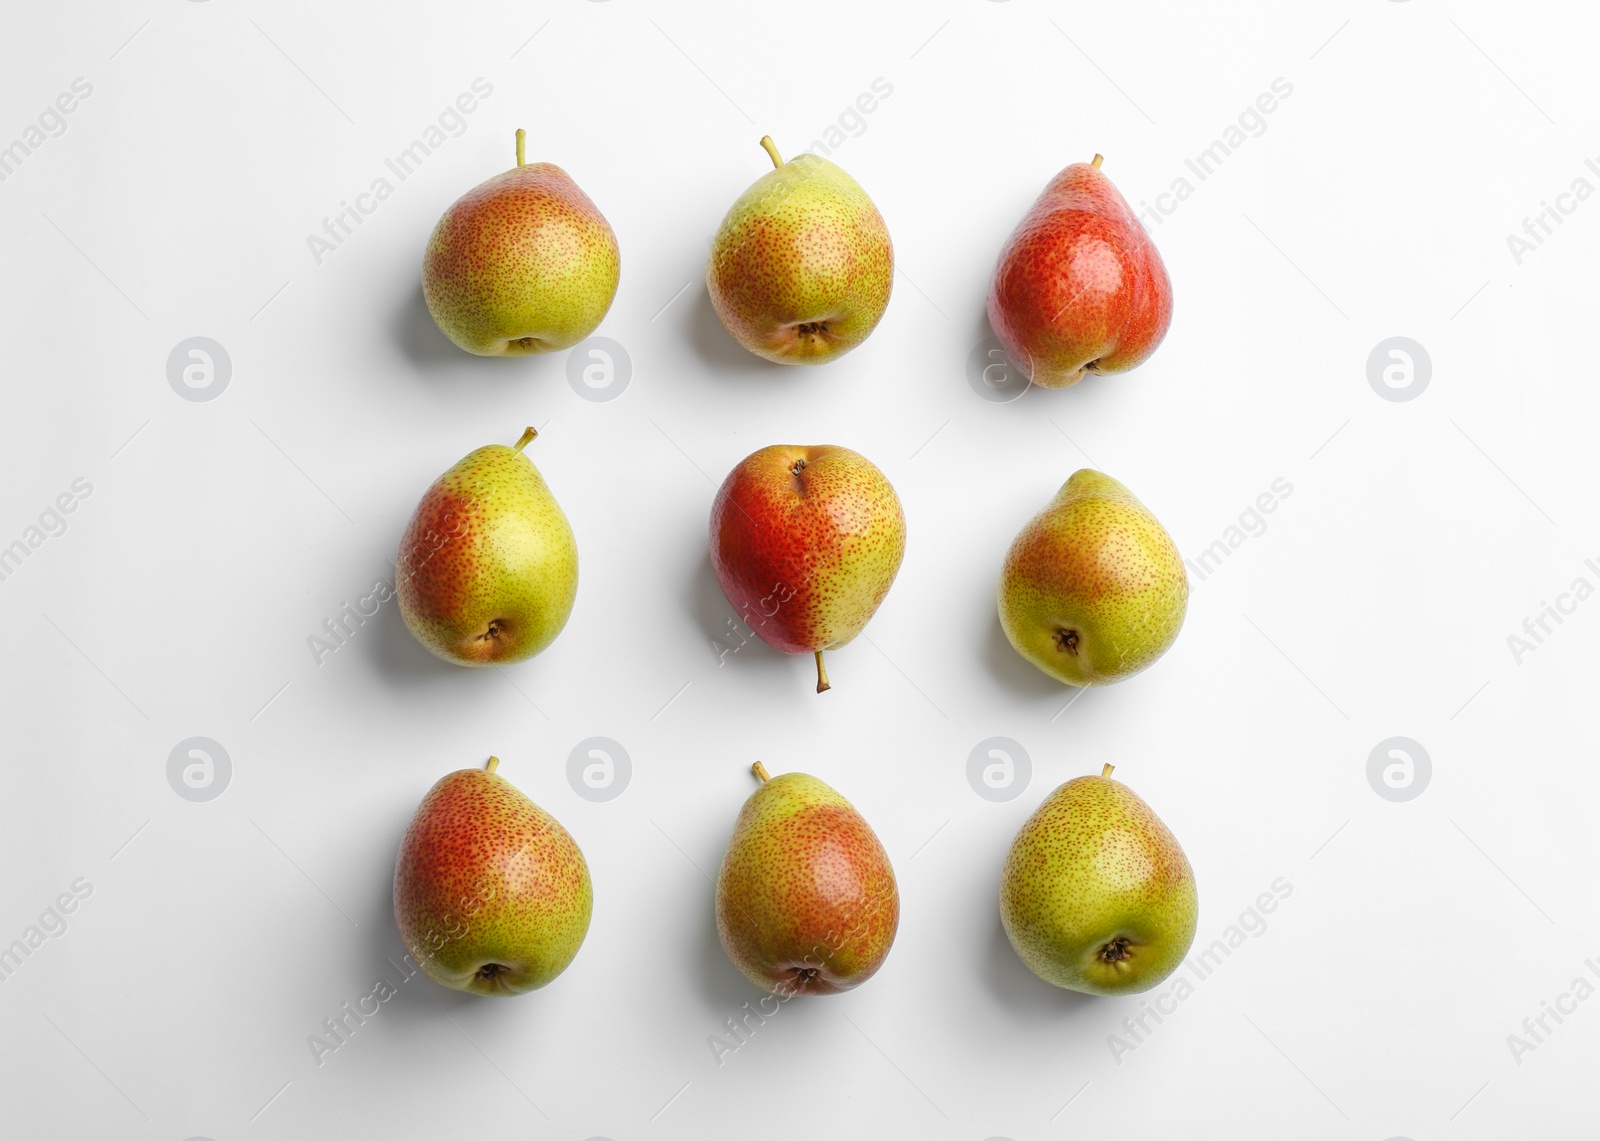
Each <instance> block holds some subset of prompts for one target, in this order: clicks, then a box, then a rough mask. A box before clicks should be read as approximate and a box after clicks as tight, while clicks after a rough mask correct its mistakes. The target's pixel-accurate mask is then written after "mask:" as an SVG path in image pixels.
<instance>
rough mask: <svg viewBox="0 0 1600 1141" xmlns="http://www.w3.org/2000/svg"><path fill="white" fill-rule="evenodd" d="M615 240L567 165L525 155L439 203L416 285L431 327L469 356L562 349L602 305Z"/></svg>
mask: <svg viewBox="0 0 1600 1141" xmlns="http://www.w3.org/2000/svg"><path fill="white" fill-rule="evenodd" d="M620 273H621V257H620V254H619V251H618V249H617V238H616V235H615V234H614V233H612V230H611V225H610V223H609V222H607V221H606V219H605V216H604V215H602V214H601V213H600V211H599V210H598V209H597V208H596V207H595V204H594V203H593V202H591V201H590V200H589V196H588V195H586V194H585V193H584V192H583V191H582V190H580V189H579V188H578V185H577V184H576V183H575V182H573V181H572V179H571V178H570V177H569V176H568V175H567V172H566V171H564V170H562V169H561V168H560V167H559V166H555V165H553V164H551V163H547V162H540V163H530V164H528V165H526V166H517V167H513V168H512V169H511V170H508V171H506V172H505V173H504V174H497V175H495V176H494V177H493V178H491V179H489V180H488V181H487V182H485V183H483V184H482V185H480V186H478V187H476V188H475V189H473V190H470V191H468V192H467V193H466V194H465V195H463V196H462V197H461V198H460V200H458V201H457V202H456V203H455V205H453V206H451V207H450V209H448V210H446V211H445V213H444V216H443V217H442V218H440V219H439V224H438V225H437V226H436V227H435V228H434V231H433V236H432V237H431V238H429V240H428V248H427V252H426V254H425V255H424V258H423V268H422V291H423V297H424V299H425V300H426V301H427V303H428V311H429V312H430V313H432V314H433V319H434V321H435V322H437V323H438V325H439V328H440V329H441V330H443V332H444V334H445V335H446V336H448V337H449V338H450V339H451V340H452V341H454V342H455V343H456V344H457V345H459V346H460V347H461V348H463V349H466V350H467V351H468V352H470V353H476V354H478V355H479V356H518V355H523V354H526V353H547V352H553V351H555V350H557V349H565V348H570V347H571V346H573V345H575V344H577V343H578V342H579V341H581V340H583V339H584V338H585V337H587V336H588V335H589V334H590V333H592V332H594V330H595V327H596V326H598V325H599V324H600V320H601V318H603V317H604V316H605V315H606V311H607V310H608V309H610V308H611V301H612V298H614V297H615V296H616V293H617V280H618V277H619V275H620Z"/></svg>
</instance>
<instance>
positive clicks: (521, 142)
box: [517, 127, 1100, 166]
mask: <svg viewBox="0 0 1600 1141" xmlns="http://www.w3.org/2000/svg"><path fill="white" fill-rule="evenodd" d="M527 139H528V132H527V131H524V130H523V129H522V128H521V127H518V128H517V165H518V166H526V165H528V159H527V148H526V144H527ZM1097 157H1098V156H1097ZM1099 165H1100V164H1099V163H1098V162H1097V163H1095V166H1099Z"/></svg>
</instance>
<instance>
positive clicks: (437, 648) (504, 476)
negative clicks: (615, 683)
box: [395, 444, 578, 666]
mask: <svg viewBox="0 0 1600 1141" xmlns="http://www.w3.org/2000/svg"><path fill="white" fill-rule="evenodd" d="M395 590H396V593H397V594H398V595H399V599H400V613H401V615H402V617H404V619H405V623H406V626H407V627H408V628H409V629H410V630H411V632H412V634H414V635H416V638H417V640H418V641H419V642H421V643H422V644H423V645H424V646H426V647H427V648H428V649H429V650H432V651H433V652H434V653H435V654H437V655H438V656H439V657H441V658H444V659H445V660H446V661H451V662H455V663H456V664H458V665H467V666H483V665H499V664H505V663H508V662H516V661H521V660H522V659H524V658H529V657H532V656H533V655H534V654H537V653H538V652H539V651H541V650H543V649H544V648H545V647H546V646H548V645H549V644H550V643H551V642H553V641H554V640H555V638H556V635H557V634H559V633H561V630H562V628H563V627H564V626H565V625H566V624H567V618H568V617H569V616H570V615H571V613H572V603H573V600H574V598H576V596H577V591H578V547H577V542H576V540H575V539H574V538H573V535H572V528H571V526H570V525H569V524H568V523H567V517H566V515H564V514H563V513H562V511H561V506H560V504H558V503H557V502H556V501H555V497H554V496H552V495H551V494H550V489H549V488H548V487H547V486H545V482H544V477H543V476H541V475H540V474H539V470H538V469H537V468H535V467H534V466H533V462H532V461H531V460H529V459H528V457H527V456H526V455H524V454H523V453H521V452H520V451H518V450H517V449H515V448H509V447H506V446H504V445H503V444H491V445H489V446H488V447H484V448H479V449H478V450H477V451H475V452H472V453H471V454H469V455H468V456H467V457H466V458H464V459H463V460H461V462H460V463H458V464H456V465H455V466H454V467H452V468H451V469H450V470H449V471H447V472H445V473H444V474H443V475H441V476H440V477H439V478H438V479H437V480H435V481H434V483H433V486H431V487H430V488H428V491H427V493H426V494H424V495H423V497H422V501H421V502H420V503H419V504H418V505H417V510H416V512H415V514H413V515H412V517H411V523H410V525H409V526H408V527H407V528H406V532H405V536H404V537H403V538H402V539H401V541H400V554H399V558H398V559H397V560H396V567H395Z"/></svg>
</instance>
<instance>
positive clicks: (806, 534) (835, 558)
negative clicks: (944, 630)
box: [711, 444, 906, 693]
mask: <svg viewBox="0 0 1600 1141" xmlns="http://www.w3.org/2000/svg"><path fill="white" fill-rule="evenodd" d="M905 552H906V519H905V513H904V512H903V511H902V510H901V508H900V498H899V496H897V495H895V493H894V488H893V486H891V485H890V483H889V480H888V479H887V477H885V476H884V474H883V472H881V471H879V470H878V469H877V468H876V467H875V466H873V464H872V462H871V461H870V460H868V459H867V458H866V457H865V456H863V455H860V454H859V453H856V452H852V451H851V450H850V449H849V448H840V447H836V446H834V445H831V444H821V445H816V446H812V447H806V446H802V445H796V444H775V445H773V446H772V447H769V448H762V449H761V450H760V451H758V452H754V453H752V454H751V455H748V456H746V457H745V458H744V460H743V461H741V462H740V464H739V466H737V467H736V468H734V469H733V471H731V472H729V473H728V478H727V479H725V480H724V481H723V483H722V487H721V488H720V489H719V490H718V492H717V497H716V500H715V501H714V502H713V503H712V505H711V565H712V569H714V570H715V571H716V574H717V581H718V582H719V583H721V584H722V592H723V593H724V594H725V595H727V597H728V602H729V604H730V605H732V606H733V608H734V609H735V610H736V611H738V614H739V617H740V618H741V619H742V620H743V621H744V622H745V623H746V624H747V625H749V626H750V628H751V629H752V630H754V631H755V632H756V635H757V636H758V637H760V639H761V640H762V641H763V642H765V643H766V644H767V645H769V646H771V647H772V648H773V649H775V650H781V651H783V652H784V653H786V654H811V655H812V656H813V657H815V658H816V662H817V692H818V693H822V692H824V691H825V690H827V689H828V688H829V682H828V671H827V669H826V667H825V666H824V665H823V661H822V652H823V651H824V650H831V649H834V648H835V647H838V646H843V645H844V644H845V643H847V642H849V641H850V640H851V639H852V638H854V637H855V636H856V635H857V634H859V633H861V630H862V628H863V627H865V626H866V624H867V621H868V619H870V618H871V617H872V616H873V614H875V613H876V612H877V609H878V605H879V603H881V602H882V601H883V599H884V596H885V595H887V594H888V593H889V587H890V586H891V585H893V583H894V577H895V574H896V573H897V572H898V571H899V570H900V561H901V559H902V558H904V557H905Z"/></svg>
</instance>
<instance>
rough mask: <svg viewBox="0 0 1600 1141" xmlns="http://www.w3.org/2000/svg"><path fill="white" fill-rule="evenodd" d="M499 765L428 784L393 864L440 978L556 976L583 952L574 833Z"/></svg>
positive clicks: (416, 945) (413, 950) (491, 983)
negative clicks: (580, 948)
mask: <svg viewBox="0 0 1600 1141" xmlns="http://www.w3.org/2000/svg"><path fill="white" fill-rule="evenodd" d="M499 763H500V762H499V760H498V759H497V758H495V757H490V758H489V763H488V765H487V766H486V767H484V768H481V769H461V770H460V771H458V772H453V773H451V774H449V775H448V776H446V777H443V778H442V779H441V780H440V781H439V783H438V784H436V785H434V786H433V788H431V789H429V790H428V795H427V796H425V797H423V799H422V804H421V805H420V806H419V807H418V808H417V814H416V815H415V816H414V817H412V819H411V825H410V827H408V828H407V829H406V834H405V838H404V839H403V840H401V841H400V856H399V858H398V859H397V860H396V861H395V867H394V918H395V922H396V923H397V924H398V925H399V927H400V938H401V940H402V941H404V943H405V946H406V950H407V951H409V952H410V954H411V957H412V959H413V960H414V961H415V962H416V963H417V965H418V966H420V967H421V968H422V970H423V972H424V973H425V974H426V975H427V976H428V977H429V978H430V979H432V980H433V981H434V982H437V983H440V984H442V985H444V986H447V987H450V988H451V989H453V990H466V991H471V992H472V993H473V994H495V995H512V994H523V993H525V992H527V991H530V990H537V989H538V988H539V987H542V986H544V985H545V984H546V983H548V982H550V980H552V979H554V978H555V977H556V976H557V975H559V974H560V973H561V972H562V971H564V970H566V969H567V965H568V964H569V963H571V962H572V959H573V957H574V956H575V955H577V953H578V947H579V946H580V945H581V944H582V943H583V937H584V935H585V934H586V933H587V932H588V930H589V914H590V912H591V910H592V909H593V906H594V892H593V889H592V888H591V887H590V884H589V866H588V864H586V863H585V862H584V859H583V853H582V852H581V851H579V850H578V845H577V843H576V842H575V841H574V840H573V839H572V837H571V836H570V835H568V834H567V830H566V829H565V828H563V827H561V825H560V823H559V822H557V820H556V819H555V817H553V816H551V815H550V814H549V813H548V812H546V811H545V810H544V809H542V808H540V807H539V806H538V805H537V804H535V803H534V802H533V801H531V800H529V799H528V798H527V797H526V796H524V795H523V794H522V793H521V792H520V791H519V790H518V789H517V787H516V786H515V785H513V784H512V783H511V782H510V781H508V780H506V779H505V778H504V777H503V776H501V775H500V774H499V773H497V772H495V768H496V766H498V765H499Z"/></svg>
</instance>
